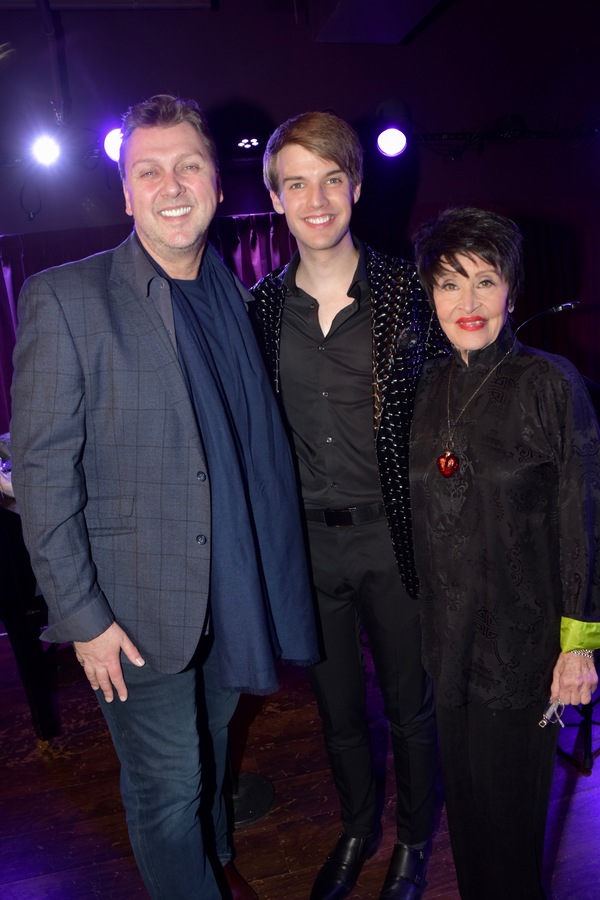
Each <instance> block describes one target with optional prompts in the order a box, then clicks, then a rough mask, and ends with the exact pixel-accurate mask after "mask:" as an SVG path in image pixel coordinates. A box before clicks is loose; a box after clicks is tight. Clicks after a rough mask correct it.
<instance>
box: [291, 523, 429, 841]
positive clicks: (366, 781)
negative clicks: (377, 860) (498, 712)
mask: <svg viewBox="0 0 600 900" xmlns="http://www.w3.org/2000/svg"><path fill="white" fill-rule="evenodd" d="M308 531H309V542H310V551H311V560H312V569H313V579H314V584H315V588H316V595H317V603H318V611H319V617H320V630H321V638H322V644H323V646H322V650H323V653H324V660H323V662H321V663H318V664H317V665H316V666H313V667H312V669H311V679H312V684H313V688H314V691H315V695H316V698H317V704H318V708H319V713H320V715H321V719H322V722H323V734H324V737H325V744H326V747H327V753H328V756H329V762H330V765H331V771H332V774H333V778H334V781H335V786H336V789H337V792H338V796H339V800H340V806H341V817H342V822H343V824H344V828H345V830H346V832H347V833H348V834H349V835H351V836H352V837H364V836H366V835H367V834H369V833H370V832H371V831H372V830H373V827H374V825H375V819H376V816H377V809H376V793H375V779H374V773H373V762H372V758H371V749H370V741H369V730H368V721H367V710H366V699H365V677H364V667H363V659H362V649H361V642H360V627H361V624H362V625H363V626H364V628H365V630H366V633H367V635H368V639H369V645H370V649H371V654H372V657H373V662H374V665H375V670H376V674H377V679H378V682H379V686H380V689H381V692H382V696H383V700H384V709H385V714H386V717H387V719H388V721H389V724H390V730H391V742H392V749H393V755H394V768H395V776H396V787H397V836H398V840H400V841H402V842H403V843H409V844H416V843H420V842H422V841H425V840H426V839H427V838H428V837H429V836H430V834H431V831H432V827H433V813H434V804H435V767H436V750H437V748H436V732H435V715H434V709H433V696H432V686H431V683H430V681H429V678H428V676H427V675H426V674H425V672H424V670H423V666H422V664H421V630H420V625H419V610H418V603H417V601H416V600H413V599H411V598H410V597H409V596H408V594H407V593H406V591H405V589H404V586H403V584H402V581H401V579H400V576H399V574H398V567H397V564H396V560H395V557H394V552H393V548H392V542H391V538H390V534H389V530H388V526H387V522H386V521H385V520H382V521H377V522H372V523H369V524H367V525H360V526H350V527H346V528H328V527H326V526H325V525H321V524H315V523H309V525H308Z"/></svg>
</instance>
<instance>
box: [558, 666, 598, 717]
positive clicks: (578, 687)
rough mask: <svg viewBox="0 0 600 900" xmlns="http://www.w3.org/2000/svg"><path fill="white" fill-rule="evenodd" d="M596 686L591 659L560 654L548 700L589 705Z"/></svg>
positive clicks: (594, 670) (596, 680) (595, 674)
mask: <svg viewBox="0 0 600 900" xmlns="http://www.w3.org/2000/svg"><path fill="white" fill-rule="evenodd" d="M597 684H598V675H597V673H596V667H595V665H594V660H593V659H588V658H587V657H586V656H579V655H578V654H576V653H561V654H560V656H559V657H558V659H557V661H556V665H555V666H554V672H553V675H552V686H551V688H550V699H551V700H553V701H554V700H558V699H559V698H560V700H561V701H562V702H563V703H564V704H565V705H567V704H568V703H572V704H577V703H589V702H590V700H591V699H592V694H593V693H594V691H595V690H596V686H597Z"/></svg>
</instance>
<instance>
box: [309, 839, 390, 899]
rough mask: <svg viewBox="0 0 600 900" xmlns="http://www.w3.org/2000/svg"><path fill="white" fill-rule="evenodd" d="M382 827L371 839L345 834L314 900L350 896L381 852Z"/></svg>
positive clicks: (320, 878)
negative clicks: (367, 862) (369, 861)
mask: <svg viewBox="0 0 600 900" xmlns="http://www.w3.org/2000/svg"><path fill="white" fill-rule="evenodd" d="M380 844H381V825H377V828H376V829H375V831H373V832H372V833H371V834H370V835H369V836H368V837H364V838H359V837H350V836H349V835H347V834H346V832H345V831H342V833H341V834H340V836H339V838H338V842H337V844H336V845H335V847H334V849H333V851H332V852H331V853H330V854H329V856H328V857H327V859H326V860H325V862H324V864H323V866H322V868H321V871H320V872H319V874H318V875H317V877H316V879H315V883H314V884H313V889H312V892H311V895H310V900H342V898H343V897H347V896H348V895H349V894H350V893H351V891H352V888H353V887H354V885H355V884H356V881H357V879H358V876H359V875H360V870H361V869H362V867H363V865H364V862H365V860H366V859H370V858H371V857H372V856H374V855H375V853H377V851H378V850H379V845H380Z"/></svg>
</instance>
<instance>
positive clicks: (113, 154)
mask: <svg viewBox="0 0 600 900" xmlns="http://www.w3.org/2000/svg"><path fill="white" fill-rule="evenodd" d="M122 140H123V135H122V134H121V129H120V128H113V130H112V131H109V132H108V134H107V135H106V137H105V138H104V152H105V153H106V155H107V156H108V158H109V159H112V161H113V162H119V153H120V151H121V141H122Z"/></svg>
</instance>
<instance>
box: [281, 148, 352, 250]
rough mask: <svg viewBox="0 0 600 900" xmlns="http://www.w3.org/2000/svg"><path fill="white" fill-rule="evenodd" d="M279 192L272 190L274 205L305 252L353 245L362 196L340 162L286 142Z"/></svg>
mask: <svg viewBox="0 0 600 900" xmlns="http://www.w3.org/2000/svg"><path fill="white" fill-rule="evenodd" d="M276 169H277V175H278V183H279V185H280V186H281V187H280V190H279V193H278V194H276V193H275V192H274V191H271V192H270V195H271V200H272V202H273V208H274V209H275V211H276V212H278V213H283V214H284V215H285V218H286V221H287V224H288V228H289V229H290V231H291V232H292V234H293V235H294V237H295V238H296V241H297V242H298V248H299V250H300V253H301V255H304V254H310V253H316V252H322V251H329V250H332V249H337V248H339V247H340V246H342V245H345V244H348V245H352V238H351V236H350V218H351V216H352V207H353V205H354V204H355V203H356V201H357V200H358V198H359V196H360V184H359V185H356V186H353V185H352V184H351V183H350V179H349V177H348V175H346V173H345V172H344V171H343V170H342V169H340V167H339V166H338V164H337V163H335V162H333V160H330V159H323V158H322V157H320V156H317V154H316V153H312V152H311V151H310V150H306V149H305V148H304V147H301V146H300V144H286V146H285V147H283V148H282V149H281V150H280V152H279V153H278V154H277V160H276Z"/></svg>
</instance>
